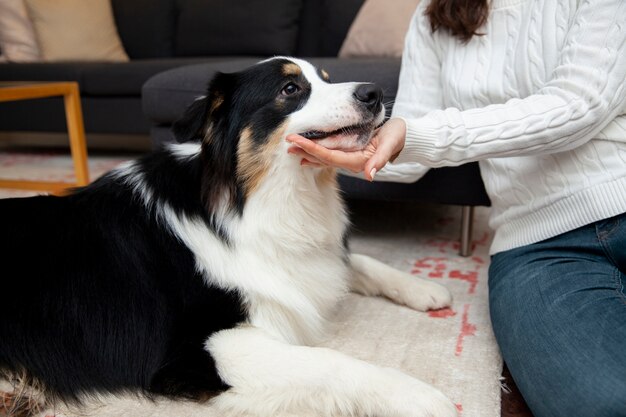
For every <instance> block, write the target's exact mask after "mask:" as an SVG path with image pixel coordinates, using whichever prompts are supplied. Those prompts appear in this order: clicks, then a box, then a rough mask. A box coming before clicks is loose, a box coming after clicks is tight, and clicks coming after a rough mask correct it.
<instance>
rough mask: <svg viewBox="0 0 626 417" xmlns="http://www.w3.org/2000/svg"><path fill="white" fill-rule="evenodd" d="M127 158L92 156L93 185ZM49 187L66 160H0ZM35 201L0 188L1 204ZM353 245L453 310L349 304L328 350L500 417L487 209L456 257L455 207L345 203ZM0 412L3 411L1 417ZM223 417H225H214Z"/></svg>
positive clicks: (180, 407) (180, 410)
mask: <svg viewBox="0 0 626 417" xmlns="http://www.w3.org/2000/svg"><path fill="white" fill-rule="evenodd" d="M127 158H128V155H97V154H92V155H91V156H90V159H91V162H90V168H91V172H92V176H93V177H94V178H95V177H96V176H97V175H100V174H101V173H102V172H104V171H106V170H108V169H111V168H112V167H114V166H116V165H117V164H119V163H121V162H123V161H124V160H126V159H127ZM17 173H19V176H20V177H23V178H31V179H46V178H47V179H54V180H57V179H59V178H61V177H63V178H68V177H69V176H71V161H70V159H69V157H68V156H66V155H62V154H58V153H48V154H46V155H38V156H37V155H30V154H16V153H11V154H2V153H0V176H1V177H6V176H15V174H17ZM29 194H32V193H24V192H17V191H5V190H0V197H13V196H25V195H29ZM349 208H350V211H351V215H352V217H351V218H352V221H353V232H352V236H351V239H350V247H351V249H352V251H353V252H356V253H363V254H366V255H370V256H373V257H375V258H377V259H379V260H382V261H384V262H386V263H388V264H390V265H392V266H394V267H396V268H398V269H400V270H403V271H406V272H408V273H411V274H414V275H415V276H419V277H424V278H427V279H432V280H434V281H437V282H439V283H441V284H444V285H446V286H447V287H448V288H449V289H450V290H451V291H452V294H453V297H454V301H453V306H452V308H449V309H444V310H439V311H432V312H427V313H421V312H416V311H413V310H410V309H408V308H406V307H401V306H397V305H394V304H392V303H391V302H389V301H387V300H385V299H382V298H369V297H363V296H359V295H356V294H351V295H349V296H348V298H347V299H346V301H345V302H343V303H342V304H341V305H340V307H339V310H338V311H337V315H336V323H337V325H336V328H335V329H334V331H333V333H332V336H331V337H330V338H329V339H328V340H327V341H326V342H325V345H326V346H328V347H331V348H334V349H337V350H340V351H342V352H345V353H347V354H349V355H352V356H355V357H357V358H360V359H363V360H367V361H369V362H372V363H375V364H378V365H381V366H389V367H394V368H398V369H401V370H403V371H404V372H406V373H408V374H410V375H413V376H415V377H417V378H419V379H421V380H423V381H426V382H428V383H431V384H432V385H434V386H436V387H438V388H439V389H440V390H441V391H443V392H444V393H445V394H446V395H448V397H449V398H451V399H452V400H453V401H454V403H455V404H456V406H457V409H458V410H459V415H460V416H461V417H497V416H500V394H501V388H500V375H501V371H502V359H501V357H500V354H499V351H498V347H497V345H496V343H495V339H494V336H493V333H492V329H491V326H490V323H489V312H488V303H487V299H488V297H487V269H488V265H489V257H488V247H489V243H490V241H491V233H490V232H489V231H488V228H487V221H486V215H487V212H486V209H481V208H478V209H477V210H476V218H475V222H474V241H473V254H472V256H470V257H467V258H463V257H460V256H459V255H458V254H457V253H458V236H459V230H460V208H458V207H453V206H442V205H417V204H392V203H382V202H364V201H361V202H351V203H350V205H349ZM0 414H1V412H0ZM53 415H56V416H59V417H60V416H68V417H69V416H80V415H88V416H94V417H96V416H98V417H104V416H116V417H126V416H127V417H144V416H145V417H148V416H151V417H152V416H154V417H156V416H163V417H166V416H167V417H178V416H180V417H194V416H203V417H218V416H219V414H217V413H216V412H215V411H214V410H211V408H210V406H207V405H200V406H199V405H196V404H191V403H185V402H183V403H172V402H170V401H167V400H158V401H156V402H152V401H146V400H141V399H137V398H134V397H127V398H103V399H101V400H100V401H98V402H97V403H94V404H88V405H86V406H85V408H83V409H81V410H67V409H62V408H59V409H57V410H48V411H47V412H46V413H44V414H42V416H53ZM219 417H222V416H219Z"/></svg>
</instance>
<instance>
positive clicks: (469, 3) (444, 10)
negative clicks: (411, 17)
mask: <svg viewBox="0 0 626 417" xmlns="http://www.w3.org/2000/svg"><path fill="white" fill-rule="evenodd" d="M425 15H426V16H428V19H429V20H430V27H431V28H432V30H433V32H435V31H436V30H437V29H439V28H444V29H447V30H448V31H450V34H451V35H452V36H454V37H457V38H459V39H460V40H461V41H463V42H467V41H469V40H470V39H472V36H474V35H478V36H480V35H482V33H479V32H478V29H479V28H480V27H481V26H482V25H484V24H485V22H486V21H487V17H489V0H432V1H431V3H430V4H429V5H428V7H427V8H426V12H425Z"/></svg>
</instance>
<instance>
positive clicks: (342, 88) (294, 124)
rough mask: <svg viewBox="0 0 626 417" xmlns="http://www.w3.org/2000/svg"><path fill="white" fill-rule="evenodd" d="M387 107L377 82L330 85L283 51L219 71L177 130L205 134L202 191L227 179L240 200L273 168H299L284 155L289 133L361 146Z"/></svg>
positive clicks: (186, 137)
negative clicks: (238, 69) (245, 66)
mask: <svg viewBox="0 0 626 417" xmlns="http://www.w3.org/2000/svg"><path fill="white" fill-rule="evenodd" d="M384 114H385V109H384V106H383V104H382V90H381V89H380V88H378V87H376V86H375V85H374V84H369V83H339V84H333V83H330V80H329V78H328V74H326V72H325V71H323V70H318V69H316V68H315V67H313V66H312V65H311V64H310V63H308V62H306V61H303V60H300V59H295V58H283V57H278V58H272V59H269V60H266V61H262V62H260V63H258V64H256V65H254V66H252V67H250V68H248V69H245V70H243V71H241V72H237V73H229V74H224V73H218V74H217V75H216V76H215V77H214V78H213V80H212V81H211V83H210V85H209V88H208V92H207V95H206V96H205V97H202V98H200V99H198V100H196V101H195V102H194V103H193V104H192V106H191V107H190V108H189V109H188V110H187V112H186V114H185V116H184V117H183V118H182V119H181V120H180V121H178V122H177V123H176V124H175V125H174V133H175V134H176V136H177V139H178V140H179V141H190V140H200V141H201V143H202V154H201V155H202V158H203V165H204V170H205V180H204V183H205V185H204V187H205V188H206V190H205V191H206V192H208V193H209V194H212V195H213V196H214V197H217V195H216V194H220V193H224V187H225V186H226V184H229V185H228V186H227V187H226V188H227V190H226V191H227V192H228V195H229V198H231V199H233V201H235V202H239V204H241V203H242V202H243V199H245V198H246V197H247V196H249V195H250V194H251V193H253V192H254V191H255V190H256V189H257V188H258V187H259V185H260V184H261V183H262V181H263V180H264V179H265V178H267V177H268V175H270V173H271V172H273V171H276V170H279V169H281V168H285V167H288V168H289V169H298V170H299V171H301V170H302V168H300V164H299V162H300V161H299V159H297V158H296V157H294V156H293V155H289V154H287V147H288V144H287V143H286V142H285V137H286V136H287V135H289V134H291V133H298V134H301V135H303V136H305V137H307V138H309V139H312V140H315V141H318V142H319V143H320V144H321V145H323V146H326V147H328V148H331V149H342V150H356V149H360V148H363V147H364V146H365V145H366V144H367V143H368V141H369V140H370V138H371V135H372V132H373V131H374V129H375V128H376V127H377V126H378V125H380V124H381V123H382V121H383V118H384ZM308 171H312V170H310V169H309V170H308ZM220 184H221V185H220ZM218 188H219V190H218ZM208 204H209V205H210V203H208Z"/></svg>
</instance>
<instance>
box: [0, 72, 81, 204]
mask: <svg viewBox="0 0 626 417" xmlns="http://www.w3.org/2000/svg"><path fill="white" fill-rule="evenodd" d="M58 96H63V100H64V103H65V118H66V121H67V131H68V134H69V138H70V151H71V153H72V160H73V161H74V173H75V175H76V182H75V183H68V182H49V181H26V180H7V179H0V188H17V189H24V190H38V191H52V192H54V193H62V192H63V190H65V189H67V188H69V187H75V186H83V185H87V184H89V168H88V167H87V145H86V143H85V127H84V125H83V114H82V109H81V106H80V92H79V89H78V84H77V83H75V82H36V81H33V82H0V102H4V101H17V100H31V99H38V98H47V97H58Z"/></svg>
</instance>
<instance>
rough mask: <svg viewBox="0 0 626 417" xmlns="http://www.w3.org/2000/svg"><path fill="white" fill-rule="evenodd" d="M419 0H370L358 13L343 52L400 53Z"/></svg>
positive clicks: (368, 54)
mask: <svg viewBox="0 0 626 417" xmlns="http://www.w3.org/2000/svg"><path fill="white" fill-rule="evenodd" d="M418 3H419V0H395V1H393V2H390V1H388V0H366V1H365V4H363V7H361V10H359V13H358V14H357V16H356V18H355V19H354V22H353V23H352V26H350V30H349V31H348V36H347V37H346V39H345V41H344V43H343V45H342V46H341V49H340V50H339V56H340V57H342V58H353V57H400V56H402V50H403V49H404V37H405V36H406V32H407V30H408V29H409V24H410V23H411V16H413V13H414V12H415V9H416V8H417V4H418Z"/></svg>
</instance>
